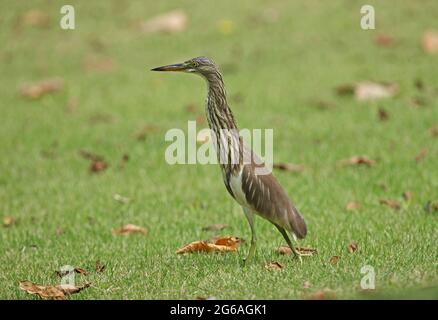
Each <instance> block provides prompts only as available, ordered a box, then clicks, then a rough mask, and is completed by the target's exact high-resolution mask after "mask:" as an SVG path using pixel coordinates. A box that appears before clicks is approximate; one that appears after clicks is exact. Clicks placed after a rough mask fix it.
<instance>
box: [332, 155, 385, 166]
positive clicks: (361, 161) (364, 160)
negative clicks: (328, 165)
mask: <svg viewBox="0 0 438 320" xmlns="http://www.w3.org/2000/svg"><path fill="white" fill-rule="evenodd" d="M339 164H341V165H344V166H352V165H367V166H369V167H371V166H373V165H375V164H376V162H375V161H374V160H371V159H370V158H368V157H367V156H353V157H351V158H349V159H344V160H340V161H339Z"/></svg>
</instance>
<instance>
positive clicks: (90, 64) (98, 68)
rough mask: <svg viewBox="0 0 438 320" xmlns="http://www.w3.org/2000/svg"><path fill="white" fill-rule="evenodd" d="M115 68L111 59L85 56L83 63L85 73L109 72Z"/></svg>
mask: <svg viewBox="0 0 438 320" xmlns="http://www.w3.org/2000/svg"><path fill="white" fill-rule="evenodd" d="M115 66H116V64H115V62H114V60H113V59H111V58H109V57H99V56H95V55H90V56H87V57H86V58H85V59H84V62H83V67H84V70H85V71H87V72H110V71H112V70H114V68H115Z"/></svg>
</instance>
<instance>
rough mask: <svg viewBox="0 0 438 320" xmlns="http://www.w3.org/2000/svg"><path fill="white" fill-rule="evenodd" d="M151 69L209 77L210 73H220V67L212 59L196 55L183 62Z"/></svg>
mask: <svg viewBox="0 0 438 320" xmlns="http://www.w3.org/2000/svg"><path fill="white" fill-rule="evenodd" d="M151 71H177V72H188V73H195V74H199V75H201V76H204V77H206V78H207V77H208V76H209V75H210V74H216V73H218V67H217V66H216V64H215V63H214V62H213V61H212V60H211V59H209V58H207V57H196V58H193V59H190V60H187V61H186V62H183V63H177V64H170V65H167V66H162V67H158V68H154V69H152V70H151Z"/></svg>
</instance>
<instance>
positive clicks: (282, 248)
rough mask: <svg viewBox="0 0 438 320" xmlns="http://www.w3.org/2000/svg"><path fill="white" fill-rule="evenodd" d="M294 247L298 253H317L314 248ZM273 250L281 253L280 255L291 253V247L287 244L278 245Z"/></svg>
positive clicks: (310, 254) (309, 254)
mask: <svg viewBox="0 0 438 320" xmlns="http://www.w3.org/2000/svg"><path fill="white" fill-rule="evenodd" d="M295 249H296V250H297V251H298V252H299V253H301V254H303V255H308V256H312V255H314V254H317V253H318V251H317V250H316V249H313V248H304V247H296V248H295ZM275 251H276V252H277V253H279V254H282V255H290V254H292V253H293V252H292V249H291V248H289V246H280V247H279V248H277V249H276V250H275Z"/></svg>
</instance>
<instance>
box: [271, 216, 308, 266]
mask: <svg viewBox="0 0 438 320" xmlns="http://www.w3.org/2000/svg"><path fill="white" fill-rule="evenodd" d="M275 226H276V227H277V229H278V231H280V233H281V235H282V236H283V238H284V240H286V242H287V245H288V246H289V248H290V249H291V250H292V252H293V253H294V255H295V256H296V257H297V258H298V259H299V260H300V262H301V263H303V258H302V256H303V254H301V253H300V252H298V250H297V249H296V248H295V246H294V245H292V241H291V240H290V239H289V236H288V235H287V232H286V230H284V228H282V227H280V226H279V225H275Z"/></svg>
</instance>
